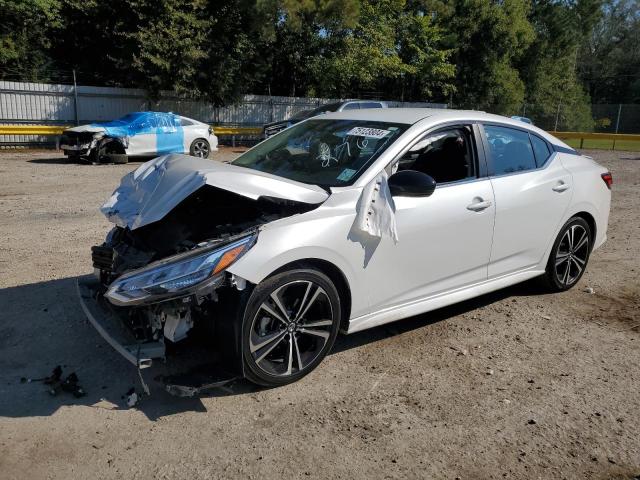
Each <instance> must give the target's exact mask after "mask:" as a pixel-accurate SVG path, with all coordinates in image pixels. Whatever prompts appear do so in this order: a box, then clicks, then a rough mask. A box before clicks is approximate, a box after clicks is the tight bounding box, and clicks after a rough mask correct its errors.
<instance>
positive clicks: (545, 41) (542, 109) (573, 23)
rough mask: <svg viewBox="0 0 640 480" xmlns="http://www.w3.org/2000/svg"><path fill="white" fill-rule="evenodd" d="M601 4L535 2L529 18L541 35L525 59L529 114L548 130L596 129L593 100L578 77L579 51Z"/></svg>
mask: <svg viewBox="0 0 640 480" xmlns="http://www.w3.org/2000/svg"><path fill="white" fill-rule="evenodd" d="M598 12H599V4H598V3H597V2H594V1H593V0H578V1H577V2H575V3H565V2H558V1H555V0H535V1H534V3H533V7H532V10H531V15H530V20H531V23H532V25H533V26H534V29H535V32H536V39H535V41H534V42H533V43H532V45H531V46H530V47H529V49H528V50H527V53H526V55H524V56H523V57H522V61H521V65H520V71H521V72H522V78H523V79H524V81H525V84H526V87H527V97H526V103H527V107H526V108H527V110H526V111H527V115H529V116H531V117H532V118H534V120H535V121H536V123H537V124H538V125H540V126H542V127H543V128H547V129H553V128H555V126H556V122H555V120H556V116H558V112H560V113H559V116H558V128H559V129H564V130H586V131H589V130H591V129H593V119H592V117H591V106H590V103H591V102H590V99H589V96H588V94H587V93H586V91H585V89H584V87H583V86H582V84H581V82H580V81H579V79H578V76H577V54H578V49H579V47H580V43H581V42H582V40H583V39H584V38H585V37H586V36H587V35H588V34H589V32H590V29H591V28H592V25H593V24H594V22H595V21H596V20H595V19H596V18H597V15H598Z"/></svg>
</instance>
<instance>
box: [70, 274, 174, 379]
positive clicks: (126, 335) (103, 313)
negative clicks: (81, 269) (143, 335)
mask: <svg viewBox="0 0 640 480" xmlns="http://www.w3.org/2000/svg"><path fill="white" fill-rule="evenodd" d="M99 288H100V282H99V281H98V280H97V279H96V278H95V277H94V276H93V275H86V276H83V277H80V278H78V281H77V290H78V297H79V299H80V306H81V307H82V310H83V311H84V313H85V315H86V316H87V319H88V320H89V322H91V324H92V325H93V326H94V328H95V329H96V330H97V331H98V333H99V334H100V335H101V336H102V338H104V339H105V340H106V341H107V342H108V343H109V345H111V346H112V347H113V348H114V349H115V350H116V351H117V352H118V353H119V354H120V355H122V356H123V357H124V358H126V359H127V360H128V361H129V362H130V363H132V364H133V365H135V366H136V367H138V368H147V367H150V366H151V364H152V363H153V360H155V359H164V358H165V345H164V343H163V342H144V343H140V342H138V341H136V339H135V338H134V336H133V334H132V333H131V332H130V331H129V330H128V329H127V328H126V326H125V325H123V323H122V320H121V319H120V318H119V317H118V316H117V314H116V313H115V312H114V310H113V307H112V306H111V305H110V304H109V302H108V301H107V300H106V299H104V298H103V297H102V295H100V294H99Z"/></svg>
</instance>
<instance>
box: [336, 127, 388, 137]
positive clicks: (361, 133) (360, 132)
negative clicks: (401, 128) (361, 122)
mask: <svg viewBox="0 0 640 480" xmlns="http://www.w3.org/2000/svg"><path fill="white" fill-rule="evenodd" d="M389 133H391V132H390V131H389V130H382V129H380V128H367V127H354V128H352V129H351V130H349V131H348V132H347V135H354V136H356V137H368V138H384V137H386V136H387V135H388V134H389Z"/></svg>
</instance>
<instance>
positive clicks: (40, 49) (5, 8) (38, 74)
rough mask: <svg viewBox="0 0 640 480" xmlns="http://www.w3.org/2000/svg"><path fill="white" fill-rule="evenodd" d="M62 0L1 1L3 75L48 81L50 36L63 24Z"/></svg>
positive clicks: (0, 64) (0, 60)
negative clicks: (60, 12)
mask: <svg viewBox="0 0 640 480" xmlns="http://www.w3.org/2000/svg"><path fill="white" fill-rule="evenodd" d="M59 10H60V2H59V1H58V0H0V78H22V77H27V78H36V79H40V80H48V79H49V76H48V75H47V72H46V70H47V68H48V67H49V66H50V64H51V59H50V57H49V54H48V52H49V48H50V47H51V42H50V40H49V36H50V34H51V33H54V32H56V31H57V30H58V29H59V28H60V27H61V21H60V17H59Z"/></svg>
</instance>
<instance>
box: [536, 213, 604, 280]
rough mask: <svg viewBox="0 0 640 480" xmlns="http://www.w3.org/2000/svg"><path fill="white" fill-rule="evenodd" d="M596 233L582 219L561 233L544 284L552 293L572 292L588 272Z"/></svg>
mask: <svg viewBox="0 0 640 480" xmlns="http://www.w3.org/2000/svg"><path fill="white" fill-rule="evenodd" d="M592 247H593V233H592V232H591V227H589V224H588V223H587V222H586V221H585V220H584V219H583V218H580V217H572V218H570V219H569V221H568V222H567V223H565V224H564V226H563V227H562V228H561V229H560V233H558V237H557V238H556V241H555V242H554V243H553V247H552V249H551V254H550V255H549V261H548V262H547V268H546V271H545V274H544V276H543V277H542V278H543V281H544V283H545V285H546V286H547V288H548V289H549V290H551V291H553V292H563V291H565V290H569V289H570V288H572V287H573V286H574V285H575V284H576V283H578V281H579V280H580V278H581V277H582V275H583V274H584V271H585V270H586V268H587V263H588V262H589V256H590V255H591V248H592Z"/></svg>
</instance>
